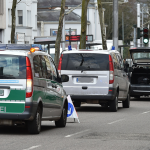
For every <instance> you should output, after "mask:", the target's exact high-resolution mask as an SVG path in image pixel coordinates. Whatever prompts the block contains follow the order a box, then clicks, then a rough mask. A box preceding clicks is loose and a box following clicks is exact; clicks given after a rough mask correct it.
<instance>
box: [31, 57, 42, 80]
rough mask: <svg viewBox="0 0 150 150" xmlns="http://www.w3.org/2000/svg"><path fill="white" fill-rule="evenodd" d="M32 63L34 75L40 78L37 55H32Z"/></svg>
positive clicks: (40, 68)
mask: <svg viewBox="0 0 150 150" xmlns="http://www.w3.org/2000/svg"><path fill="white" fill-rule="evenodd" d="M33 65H34V76H35V77H37V78H42V67H41V60H40V57H39V56H38V55H37V56H34V58H33Z"/></svg>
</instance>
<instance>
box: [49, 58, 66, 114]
mask: <svg viewBox="0 0 150 150" xmlns="http://www.w3.org/2000/svg"><path fill="white" fill-rule="evenodd" d="M49 60H50V62H51V64H52V72H53V77H52V85H53V90H54V92H55V96H56V101H55V102H56V103H55V105H56V106H57V107H56V108H57V113H58V115H60V114H61V106H62V105H63V95H62V93H63V87H62V84H61V78H60V77H59V74H58V71H57V69H56V67H55V64H54V61H53V60H52V58H51V57H49Z"/></svg>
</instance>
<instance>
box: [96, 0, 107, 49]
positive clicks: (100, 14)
mask: <svg viewBox="0 0 150 150" xmlns="http://www.w3.org/2000/svg"><path fill="white" fill-rule="evenodd" d="M97 5H98V12H99V20H100V28H101V36H102V44H103V49H104V50H107V44H106V34H105V23H104V15H103V8H102V3H101V0H97Z"/></svg>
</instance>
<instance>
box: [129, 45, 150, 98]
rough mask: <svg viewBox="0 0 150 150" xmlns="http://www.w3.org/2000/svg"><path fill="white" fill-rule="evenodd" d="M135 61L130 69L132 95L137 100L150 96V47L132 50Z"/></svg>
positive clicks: (131, 53)
mask: <svg viewBox="0 0 150 150" xmlns="http://www.w3.org/2000/svg"><path fill="white" fill-rule="evenodd" d="M130 55H131V58H132V61H133V65H132V67H130V69H129V70H130V82H131V88H130V95H131V96H132V97H135V98H140V96H149V95H150V47H137V48H132V49H130Z"/></svg>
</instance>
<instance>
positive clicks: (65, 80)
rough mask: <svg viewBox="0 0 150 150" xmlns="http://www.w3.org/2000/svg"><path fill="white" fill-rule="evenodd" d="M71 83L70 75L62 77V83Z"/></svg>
mask: <svg viewBox="0 0 150 150" xmlns="http://www.w3.org/2000/svg"><path fill="white" fill-rule="evenodd" d="M68 81H69V76H68V75H64V74H63V75H61V82H68Z"/></svg>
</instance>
